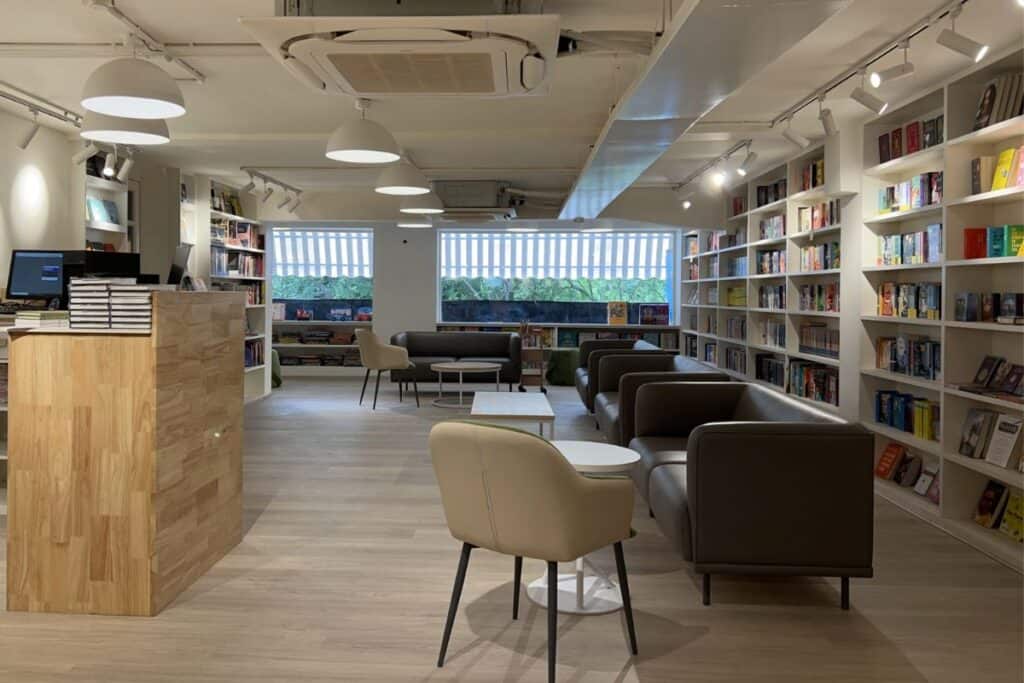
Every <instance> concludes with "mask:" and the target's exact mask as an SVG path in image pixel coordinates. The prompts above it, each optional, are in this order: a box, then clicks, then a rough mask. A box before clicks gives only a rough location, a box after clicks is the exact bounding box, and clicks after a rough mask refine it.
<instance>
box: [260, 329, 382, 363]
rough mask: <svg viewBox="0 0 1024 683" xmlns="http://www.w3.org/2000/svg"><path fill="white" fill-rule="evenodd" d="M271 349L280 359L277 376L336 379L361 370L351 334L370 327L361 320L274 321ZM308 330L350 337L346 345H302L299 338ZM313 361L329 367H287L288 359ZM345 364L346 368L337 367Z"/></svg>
mask: <svg viewBox="0 0 1024 683" xmlns="http://www.w3.org/2000/svg"><path fill="white" fill-rule="evenodd" d="M272 325H273V339H274V342H273V347H274V349H276V350H277V353H278V356H279V357H280V358H281V374H282V375H283V376H285V377H337V376H350V375H356V374H358V371H360V370H363V371H365V369H364V368H363V367H362V366H361V365H360V364H359V346H358V345H357V344H356V340H355V332H356V330H357V329H360V328H366V329H369V328H372V326H373V323H372V322H370V321H362V320H274V321H272ZM310 330H323V331H330V332H332V333H339V332H340V333H343V334H346V335H351V337H350V338H349V341H348V342H347V343H334V342H332V343H326V344H319V343H303V342H302V341H301V335H302V334H303V333H304V332H308V331H310ZM302 356H304V357H309V358H312V357H317V358H320V359H321V360H320V362H321V363H322V362H323V361H324V360H328V361H330V362H331V363H332V364H329V365H320V364H317V365H289V364H287V363H288V362H289V359H296V358H298V357H302ZM337 363H347V364H337Z"/></svg>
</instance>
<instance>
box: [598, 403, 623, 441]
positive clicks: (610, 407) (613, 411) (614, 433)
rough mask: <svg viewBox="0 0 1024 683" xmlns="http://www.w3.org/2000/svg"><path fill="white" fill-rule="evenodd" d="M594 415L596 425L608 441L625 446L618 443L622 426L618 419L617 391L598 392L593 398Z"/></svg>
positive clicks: (620, 438)
mask: <svg viewBox="0 0 1024 683" xmlns="http://www.w3.org/2000/svg"><path fill="white" fill-rule="evenodd" d="M594 415H595V416H596V417H597V424H598V426H600V427H601V433H602V434H604V435H605V438H607V439H608V442H609V443H613V444H615V445H616V446H625V444H623V443H620V442H621V440H622V426H621V422H620V421H619V392H617V391H602V392H601V393H600V394H598V395H597V397H596V398H595V399H594Z"/></svg>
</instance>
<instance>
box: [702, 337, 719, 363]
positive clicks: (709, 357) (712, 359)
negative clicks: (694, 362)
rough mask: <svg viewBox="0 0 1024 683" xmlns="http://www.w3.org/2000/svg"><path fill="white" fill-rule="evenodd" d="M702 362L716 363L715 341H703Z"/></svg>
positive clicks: (716, 350) (716, 348)
mask: <svg viewBox="0 0 1024 683" xmlns="http://www.w3.org/2000/svg"><path fill="white" fill-rule="evenodd" d="M704 362H705V363H715V364H717V363H718V344H716V343H715V342H705V343H704Z"/></svg>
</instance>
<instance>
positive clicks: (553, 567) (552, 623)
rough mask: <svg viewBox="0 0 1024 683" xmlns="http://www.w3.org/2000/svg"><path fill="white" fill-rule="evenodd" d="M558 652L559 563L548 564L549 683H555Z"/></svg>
mask: <svg viewBox="0 0 1024 683" xmlns="http://www.w3.org/2000/svg"><path fill="white" fill-rule="evenodd" d="M557 651H558V563H557V562H548V683H555V660H556V658H557Z"/></svg>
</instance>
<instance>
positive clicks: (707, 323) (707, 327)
mask: <svg viewBox="0 0 1024 683" xmlns="http://www.w3.org/2000/svg"><path fill="white" fill-rule="evenodd" d="M702 327H703V329H702V330H701V332H703V333H704V334H713V335H715V336H718V316H717V315H715V314H714V313H712V314H711V315H709V316H707V317H706V318H704V324H703V325H702Z"/></svg>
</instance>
